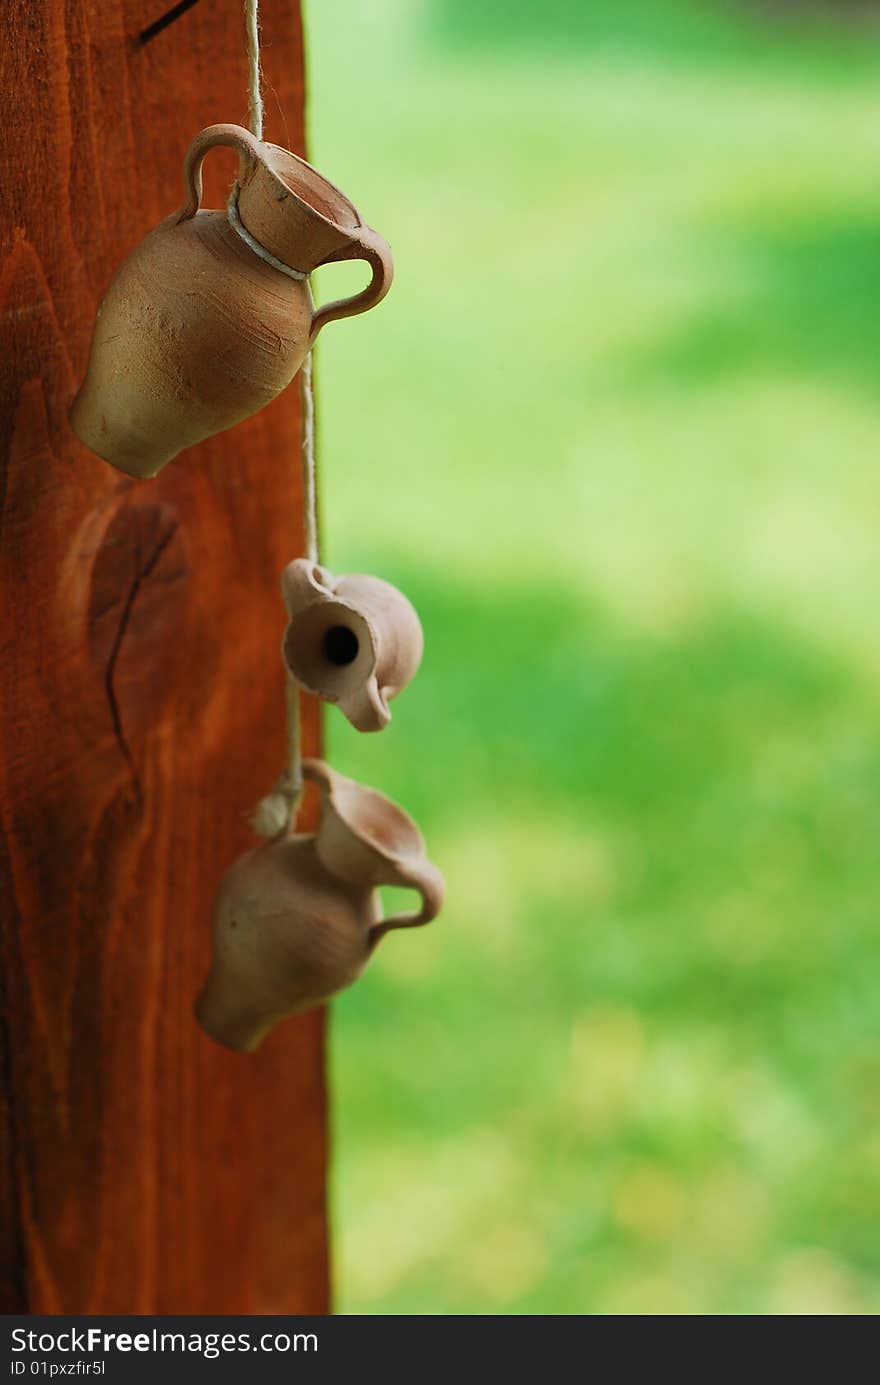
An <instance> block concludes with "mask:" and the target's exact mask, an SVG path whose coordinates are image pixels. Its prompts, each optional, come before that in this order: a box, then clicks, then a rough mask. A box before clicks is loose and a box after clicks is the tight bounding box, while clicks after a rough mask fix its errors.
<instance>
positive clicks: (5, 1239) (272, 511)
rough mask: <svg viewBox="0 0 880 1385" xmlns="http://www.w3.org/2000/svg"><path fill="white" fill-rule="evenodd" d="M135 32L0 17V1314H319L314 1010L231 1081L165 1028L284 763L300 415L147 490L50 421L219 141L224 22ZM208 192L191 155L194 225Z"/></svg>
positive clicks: (277, 414)
mask: <svg viewBox="0 0 880 1385" xmlns="http://www.w3.org/2000/svg"><path fill="white" fill-rule="evenodd" d="M165 8H170V6H165V5H163V3H162V0H152V2H151V3H147V0H137V3H134V0H132V2H131V3H119V0H105V2H104V3H102V4H100V5H98V4H95V3H94V2H93V0H91V2H90V0H37V3H35V2H34V0H10V4H9V5H7V7H6V9H5V11H4V32H3V38H2V40H0V92H2V97H0V100H2V105H3V129H4V148H3V155H2V160H3V162H2V169H0V173H2V181H0V186H2V188H3V198H2V204H0V326H2V334H3V344H4V349H3V353H2V364H0V667H2V677H0V699H2V701H0V776H2V777H0V820H2V838H0V929H2V934H0V962H2V987H3V1001H4V1004H3V1023H2V1029H0V1179H2V1181H0V1236H2V1248H0V1255H2V1260H3V1263H2V1266H0V1274H2V1288H0V1294H2V1307H3V1309H4V1310H5V1311H7V1312H9V1311H17V1310H27V1311H34V1312H53V1313H55V1312H80V1313H108V1312H142V1313H147V1312H172V1311H174V1312H179V1313H195V1312H203V1311H204V1312H207V1311H213V1312H219V1313H232V1312H238V1313H269V1312H324V1311H326V1308H327V1253H326V1226H325V1211H324V1196H325V1194H324V1178H325V1174H324V1170H325V1161H326V1150H325V1121H324V1085H323V1083H324V1078H323V1047H322V1045H323V1029H322V1020H321V1017H320V1016H315V1015H313V1016H306V1017H304V1018H302V1019H300V1020H297V1021H294V1022H291V1023H289V1024H285V1025H284V1026H282V1027H281V1028H280V1029H279V1030H278V1031H277V1032H276V1033H275V1034H274V1035H273V1036H272V1037H271V1038H270V1039H269V1040H268V1041H267V1043H266V1044H265V1046H264V1048H263V1049H262V1050H261V1051H260V1052H259V1053H258V1054H256V1055H253V1056H249V1057H242V1056H239V1055H235V1054H232V1053H227V1052H225V1051H223V1050H221V1049H219V1048H217V1047H215V1046H214V1045H213V1044H212V1043H211V1042H210V1041H209V1040H207V1039H206V1038H205V1037H203V1036H202V1034H201V1033H200V1031H199V1030H198V1029H197V1027H196V1025H195V1022H194V1020H193V1018H192V1003H193V999H194V997H195V994H196V991H197V988H198V985H199V983H200V981H201V979H202V976H203V973H204V969H205V968H206V965H207V960H208V951H209V916H210V906H211V898H212V894H213V891H214V888H215V886H216V883H217V881H218V880H219V878H220V875H221V874H222V872H223V870H224V869H225V868H226V866H227V865H228V864H229V863H230V862H231V861H232V860H233V858H234V857H235V856H236V854H237V853H238V852H240V851H241V850H243V849H246V847H247V846H248V845H249V844H250V843H251V841H252V838H251V835H250V832H249V829H248V827H247V824H246V817H245V815H246V811H247V809H248V808H249V807H250V806H251V805H252V804H253V803H254V802H255V801H256V800H257V799H258V798H259V796H260V795H261V794H262V793H263V792H264V791H265V790H266V789H267V788H268V787H269V786H270V785H271V783H272V782H273V780H274V778H275V776H276V774H277V773H278V771H279V769H280V767H281V766H282V764H283V762H284V744H283V727H284V702H283V686H282V675H281V666H280V661H279V657H278V649H279V642H280V637H281V632H282V627H283V619H284V618H283V610H282V607H281V603H280V600H279V589H278V580H279V574H280V572H281V569H282V567H283V566H284V564H285V563H286V562H287V561H288V560H289V559H290V558H292V557H294V556H296V555H297V554H299V553H301V552H302V547H303V544H302V503H301V502H302V497H301V490H300V482H299V466H298V447H299V409H298V398H297V394H298V391H297V390H296V388H294V389H291V390H288V391H287V393H286V394H285V395H283V396H282V397H281V398H280V399H279V400H277V401H276V402H275V403H274V404H273V405H272V406H271V407H270V408H268V409H266V410H265V411H264V412H263V413H261V414H260V415H258V416H257V417H256V418H254V419H251V420H250V421H248V422H247V423H245V424H243V425H241V426H240V427H238V428H236V429H235V430H234V431H233V432H231V433H227V434H225V435H223V436H221V437H218V438H215V439H212V440H211V441H209V442H208V443H205V444H203V445H201V446H200V447H198V448H196V449H193V450H192V451H191V452H190V453H188V454H184V455H182V456H181V457H180V458H179V459H178V460H177V461H176V462H174V463H172V464H171V465H170V466H169V467H167V468H166V470H165V471H164V472H163V473H162V475H161V476H160V477H159V478H158V479H157V480H155V481H148V482H133V481H131V480H129V479H128V478H127V477H125V476H122V475H120V474H118V473H116V472H114V471H113V470H112V469H111V468H110V467H108V466H106V465H105V464H104V463H103V462H100V461H98V460H97V459H96V458H94V457H93V456H92V455H91V454H90V453H88V452H87V451H86V450H85V449H84V448H83V447H82V446H81V445H79V444H78V443H77V442H76V440H75V439H74V438H73V436H72V435H71V433H70V431H69V428H68V426H67V422H66V410H67V407H68V404H69V402H70V400H71V398H72V395H73V393H74V390H75V388H76V385H77V383H78V381H79V379H80V378H81V374H82V370H83V368H84V365H85V361H86V356H87V351H88V345H89V337H90V331H91V325H92V321H93V318H94V312H95V308H96V306H97V304H98V302H99V300H100V297H101V294H102V291H103V289H104V287H105V285H106V283H107V280H108V278H109V276H110V274H111V273H112V271H113V269H114V267H115V265H116V264H117V263H118V262H119V260H120V259H121V257H122V256H123V255H124V254H125V253H126V252H127V251H128V250H129V249H130V248H131V247H132V246H133V245H134V244H135V243H136V242H137V241H138V240H139V239H140V237H141V236H142V235H143V234H144V233H145V232H146V231H147V230H149V229H150V227H151V226H153V225H154V224H155V223H156V222H157V221H159V220H160V219H161V218H162V217H163V216H165V215H167V214H168V213H169V212H170V211H172V210H173V209H174V207H175V206H176V205H177V204H178V203H179V202H180V201H181V198H182V182H181V172H180V170H181V163H182V159H183V155H184V152H185V149H186V146H187V144H188V142H189V140H190V138H191V137H192V136H193V135H194V134H195V133H196V132H197V131H198V130H199V129H201V128H202V127H203V126H205V125H208V124H211V123H212V122H214V121H221V120H239V121H244V120H245V116H246V107H247V102H246V95H245V91H246V62H245V52H244V32H243V20H242V13H241V5H240V4H226V3H221V0H200V3H197V4H196V5H194V7H193V8H191V9H190V10H189V11H188V12H187V13H185V14H184V15H182V16H181V17H180V18H179V19H178V20H177V21H176V22H175V23H174V24H172V25H170V26H169V27H168V28H166V29H165V30H163V31H162V32H161V33H159V34H157V35H156V37H154V38H153V39H152V40H151V41H150V42H149V43H147V44H145V45H144V44H141V43H139V42H138V37H137V36H138V35H139V33H140V32H141V31H142V30H143V29H144V28H146V26H147V25H148V24H150V23H151V22H152V21H154V20H155V19H157V18H158V17H159V16H160V15H161V14H162V12H163V10H164V9H165ZM261 11H262V26H263V31H264V34H265V36H266V38H267V39H271V45H268V44H267V47H266V49H265V55H264V57H265V63H264V65H265V68H266V73H267V77H268V79H269V81H270V82H271V87H269V86H267V88H266V97H267V101H266V107H267V111H266V115H267V125H266V134H267V137H268V138H270V139H275V140H276V141H277V142H279V143H288V142H289V143H290V147H292V148H294V149H295V150H297V151H299V152H302V147H303V76H302V39H301V28H300V18H299V11H298V4H297V0H263V3H262V5H261ZM273 88H274V92H275V93H277V100H276V98H275V96H274V95H273V90H272V89H273ZM279 102H280V111H279V105H278V103H279ZM282 112H283V115H282ZM232 167H233V160H232V156H231V155H228V154H226V153H225V152H222V151H221V152H218V153H217V154H213V155H211V157H210V159H209V163H208V167H207V169H206V175H207V176H206V190H207V194H208V196H207V197H206V205H213V206H218V205H222V202H221V199H222V198H223V197H224V195H225V187H226V186H227V185H228V182H229V180H230V177H231V171H232ZM317 737H318V726H317V718H316V715H315V712H314V709H311V708H310V709H309V711H308V717H307V725H306V744H307V748H308V749H309V751H310V752H313V751H315V750H316V749H317Z"/></svg>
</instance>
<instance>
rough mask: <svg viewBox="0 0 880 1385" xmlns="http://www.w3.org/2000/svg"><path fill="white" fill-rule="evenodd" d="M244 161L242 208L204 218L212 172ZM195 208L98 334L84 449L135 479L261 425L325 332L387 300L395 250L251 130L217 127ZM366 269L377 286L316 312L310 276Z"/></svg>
mask: <svg viewBox="0 0 880 1385" xmlns="http://www.w3.org/2000/svg"><path fill="white" fill-rule="evenodd" d="M221 144H222V145H230V146H231V147H232V148H234V149H237V150H238V152H239V154H240V156H241V160H240V168H239V175H238V184H237V189H238V191H237V197H236V193H235V190H233V197H232V198H231V199H230V205H229V208H228V209H227V210H226V211H199V201H200V199H201V194H202V174H201V167H202V160H203V159H204V157H205V155H206V154H207V152H208V150H209V149H212V148H214V146H215V145H221ZM184 181H185V183H186V188H187V194H188V195H187V200H186V202H185V203H184V205H183V207H181V209H180V210H179V211H177V212H175V213H174V215H173V216H169V217H167V218H166V219H165V221H163V222H161V224H160V225H159V226H157V227H156V228H155V230H153V231H151V232H150V233H149V235H147V236H146V237H145V238H144V240H142V241H141V243H140V244H139V245H138V246H136V248H135V249H134V250H133V251H132V252H131V254H130V255H129V256H128V258H127V259H126V260H125V261H124V262H123V263H122V265H121V266H120V268H119V269H118V270H117V272H116V276H115V278H114V279H113V281H112V283H111V284H110V287H109V288H108V290H107V292H106V294H105V297H104V301H103V302H102V304H101V306H100V308H99V310H98V316H97V320H96V322H95V331H94V337H93V340H92V349H91V356H90V358H89V365H88V370H87V372H86V377H85V379H84V381H83V384H82V387H81V388H80V391H79V393H78V395H77V396H76V399H75V400H74V403H73V407H72V409H71V414H70V421H71V425H72V427H73V430H74V432H75V433H76V435H77V437H78V438H79V439H80V440H81V441H82V442H84V443H85V444H86V446H87V447H90V448H91V449H92V451H93V452H97V454H98V456H99V457H103V458H104V459H105V461H108V462H112V464H113V465H114V466H116V467H119V468H120V470H122V471H125V472H128V474H129V475H130V476H141V477H143V476H155V474H156V473H157V472H158V471H159V470H160V469H161V468H162V467H163V466H164V465H165V463H166V462H169V461H171V459H172V458H173V457H175V456H176V455H177V453H178V452H180V451H181V450H182V449H183V448H185V447H191V446H192V445H193V443H197V442H201V440H202V439H203V438H207V437H210V436H211V435H212V434H213V433H219V432H222V431H223V430H224V429H225V428H231V427H232V426H233V424H235V423H239V422H240V421H241V420H242V419H244V418H248V417H249V415H250V414H253V413H256V411H257V410H258V409H261V408H262V407H263V405H264V404H268V403H269V401H270V400H271V399H274V398H275V396H276V395H277V394H278V393H279V392H280V391H281V390H283V389H284V387H285V386H286V385H288V384H289V383H290V381H291V380H292V379H293V377H294V375H295V374H296V372H297V371H298V370H299V367H300V366H301V365H302V362H303V360H304V358H305V355H306V352H307V351H308V350H309V348H310V347H311V345H312V343H313V342H314V340H315V337H316V336H317V335H318V333H319V332H320V330H321V328H322V327H323V326H324V325H325V324H326V323H328V322H332V321H333V320H334V318H340V317H351V316H353V315H354V314H355V313H362V312H365V311H366V310H367V309H368V308H372V307H373V305H374V304H376V303H378V302H379V300H380V299H381V298H383V297H384V296H385V294H386V293H387V291H388V289H389V287H390V284H391V278H392V273H393V268H392V261H391V251H390V250H389V248H388V246H387V245H386V243H385V241H384V240H383V239H382V237H381V236H379V235H377V234H376V232H375V231H372V230H371V229H370V228H369V226H365V225H364V224H363V222H362V221H361V219H360V216H359V214H358V212H357V210H356V208H355V207H353V206H352V204H351V202H349V200H348V198H347V197H344V196H343V194H342V193H341V192H340V191H339V189H338V188H335V187H334V186H333V184H332V183H329V182H328V181H327V179H326V178H323V177H322V176H321V174H320V173H318V172H317V171H316V170H315V169H314V168H312V167H311V165H309V164H307V163H305V162H304V161H303V160H302V159H299V158H297V156H296V155H295V154H291V153H290V152H289V151H288V150H287V149H281V148H279V146H278V145H275V144H266V143H264V142H263V141H262V140H258V139H256V138H255V137H254V136H253V135H251V134H249V132H248V131H247V130H245V129H242V128H241V126H238V125H211V126H210V127H209V128H208V129H207V130H203V131H202V132H201V134H200V135H197V136H196V138H195V139H194V140H193V142H192V144H191V145H190V148H189V152H188V154H187V156H186V161H185V163H184ZM351 259H363V260H366V261H367V262H368V264H369V265H370V267H371V269H372V278H371V280H370V283H369V285H368V286H367V288H365V289H364V290H363V291H362V292H361V293H358V294H355V295H354V296H353V297H351V298H344V299H339V300H337V301H336V302H333V303H328V304H327V305H326V306H325V307H323V308H320V309H319V310H318V311H317V312H314V311H313V305H312V297H311V293H310V291H309V285H308V275H309V274H310V273H311V271H312V270H313V269H316V268H317V266H318V265H322V264H328V263H329V262H330V261H332V260H351Z"/></svg>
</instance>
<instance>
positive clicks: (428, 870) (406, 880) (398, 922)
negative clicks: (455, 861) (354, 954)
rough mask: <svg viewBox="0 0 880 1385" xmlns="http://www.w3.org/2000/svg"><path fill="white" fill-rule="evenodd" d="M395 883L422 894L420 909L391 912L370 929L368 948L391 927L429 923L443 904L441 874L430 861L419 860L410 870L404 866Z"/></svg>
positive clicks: (407, 926)
mask: <svg viewBox="0 0 880 1385" xmlns="http://www.w3.org/2000/svg"><path fill="white" fill-rule="evenodd" d="M394 884H395V885H403V886H412V888H413V889H414V890H418V892H419V894H420V895H421V896H422V907H421V909H417V910H413V912H412V913H404V914H392V915H391V917H390V918H387V919H384V920H383V921H382V922H381V923H377V924H374V926H373V927H372V928H371V929H370V949H371V950H372V949H373V948H374V947H375V946H376V944H377V943H378V942H379V940H380V939H381V938H384V936H385V934H386V933H388V932H390V931H391V929H392V928H415V927H417V926H418V925H419V924H422V923H430V922H431V920H432V919H435V918H436V917H437V915H438V914H439V912H440V910H441V908H442V905H443V895H444V893H445V885H444V883H443V876H442V875H441V874H440V872H439V870H438V869H437V867H436V866H435V865H433V864H432V862H431V861H421V862H420V863H419V865H418V866H416V867H414V868H413V869H412V870H407V869H406V868H405V867H403V868H401V869H400V870H399V872H398V877H397V879H396V880H395V881H394Z"/></svg>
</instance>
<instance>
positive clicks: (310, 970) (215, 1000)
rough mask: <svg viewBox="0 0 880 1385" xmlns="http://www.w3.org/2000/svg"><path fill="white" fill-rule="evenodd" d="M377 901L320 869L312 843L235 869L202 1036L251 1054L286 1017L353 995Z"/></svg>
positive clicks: (305, 840) (293, 842) (280, 846)
mask: <svg viewBox="0 0 880 1385" xmlns="http://www.w3.org/2000/svg"><path fill="white" fill-rule="evenodd" d="M378 918H379V901H378V896H377V895H376V892H375V890H373V889H372V888H371V887H370V885H369V884H351V883H350V882H342V881H340V880H338V879H337V878H335V877H334V876H332V875H331V874H330V872H328V871H327V870H326V869H325V867H324V866H323V865H322V864H321V862H320V861H319V859H318V856H317V853H316V851H315V843H314V838H313V837H284V838H279V839H277V840H275V841H273V842H267V843H266V844H265V845H262V846H259V847H257V848H256V849H255V850H254V851H250V852H248V853H247V855H245V856H242V857H241V858H240V860H238V861H236V863H235V865H233V866H232V868H231V870H229V871H228V872H227V874H226V876H225V877H224V879H223V881H222V883H221V886H220V889H219V891H218V894H217V900H216V904H215V908H214V920H213V957H212V962H211V971H210V974H209V976H208V980H207V982H206V984H205V987H204V989H203V990H202V993H201V996H200V997H199V1000H198V1003H197V1005H196V1015H197V1017H198V1020H199V1023H200V1024H201V1026H202V1028H203V1029H205V1030H206V1032H207V1033H208V1034H210V1035H211V1037H212V1038H214V1039H216V1040H217V1041H218V1042H220V1043H222V1044H225V1045H226V1046H227V1047H230V1048H235V1049H240V1050H244V1051H249V1050H252V1049H254V1048H256V1047H257V1046H258V1045H259V1044H260V1042H261V1041H262V1039H263V1038H264V1037H265V1035H266V1034H267V1033H268V1031H269V1030H270V1029H271V1028H272V1027H273V1026H274V1025H275V1024H277V1022H278V1021H279V1020H280V1019H282V1018H284V1017H285V1016H287V1015H293V1014H297V1013H299V1012H300V1011H302V1010H307V1009H310V1008H312V1007H313V1006H315V1005H319V1004H320V1003H321V1002H322V1001H324V1000H327V999H328V998H329V997H330V996H331V995H335V994H336V992H337V991H341V990H343V989H344V987H346V986H349V985H351V983H352V982H353V981H355V980H356V979H357V977H358V976H359V975H360V973H361V972H362V971H363V969H364V967H365V966H366V964H367V961H368V960H369V956H370V952H371V950H372V944H371V938H370V934H371V930H372V928H373V927H374V925H375V924H376V923H377V922H378Z"/></svg>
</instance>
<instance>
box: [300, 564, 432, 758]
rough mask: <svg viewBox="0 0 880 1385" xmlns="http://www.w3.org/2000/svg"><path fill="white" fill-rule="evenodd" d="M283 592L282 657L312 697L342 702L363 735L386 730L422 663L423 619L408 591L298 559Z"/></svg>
mask: <svg viewBox="0 0 880 1385" xmlns="http://www.w3.org/2000/svg"><path fill="white" fill-rule="evenodd" d="M281 589H282V591H283V593H284V601H285V604H286V606H287V610H288V614H289V615H290V624H289V626H288V627H287V631H286V632H285V635H284V643H283V645H282V651H283V654H284V661H285V663H286V664H287V667H288V669H289V670H290V673H291V674H292V676H293V677H294V678H295V679H296V681H297V682H298V683H300V684H301V685H302V686H303V687H304V688H306V689H307V691H308V692H311V693H316V694H317V696H318V697H322V698H324V699H325V700H326V701H328V702H335V703H336V704H337V705H338V706H339V708H340V710H341V711H343V712H344V713H345V715H346V716H347V717H348V719H349V721H350V722H351V724H352V725H353V726H355V727H357V729H358V731H381V730H382V728H383V726H387V725H388V723H389V721H390V720H391V713H390V712H389V710H388V702H389V700H390V699H391V698H392V697H396V696H397V694H398V693H399V692H400V691H401V690H402V689H403V688H405V687H406V685H407V683H409V681H410V679H411V678H412V677H413V675H414V674H415V672H416V670H417V669H418V667H419V664H420V663H421V659H422V651H423V648H424V640H423V637H422V627H421V625H420V624H419V618H418V616H417V615H416V613H415V611H414V610H413V607H412V606H411V605H410V603H409V602H408V601H407V599H406V597H405V596H404V595H403V593H402V592H399V591H398V590H397V588H396V587H392V586H391V585H390V583H388V582H383V581H381V580H380V579H379V578H378V577H367V576H364V575H363V574H361V573H349V574H346V575H345V576H343V577H334V576H333V574H332V573H330V572H328V571H327V569H326V568H323V567H319V566H318V565H317V564H316V563H312V562H309V561H308V559H306V558H297V560H296V561H295V562H293V563H289V564H288V566H287V567H286V568H285V570H284V573H283V575H282V578H281Z"/></svg>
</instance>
